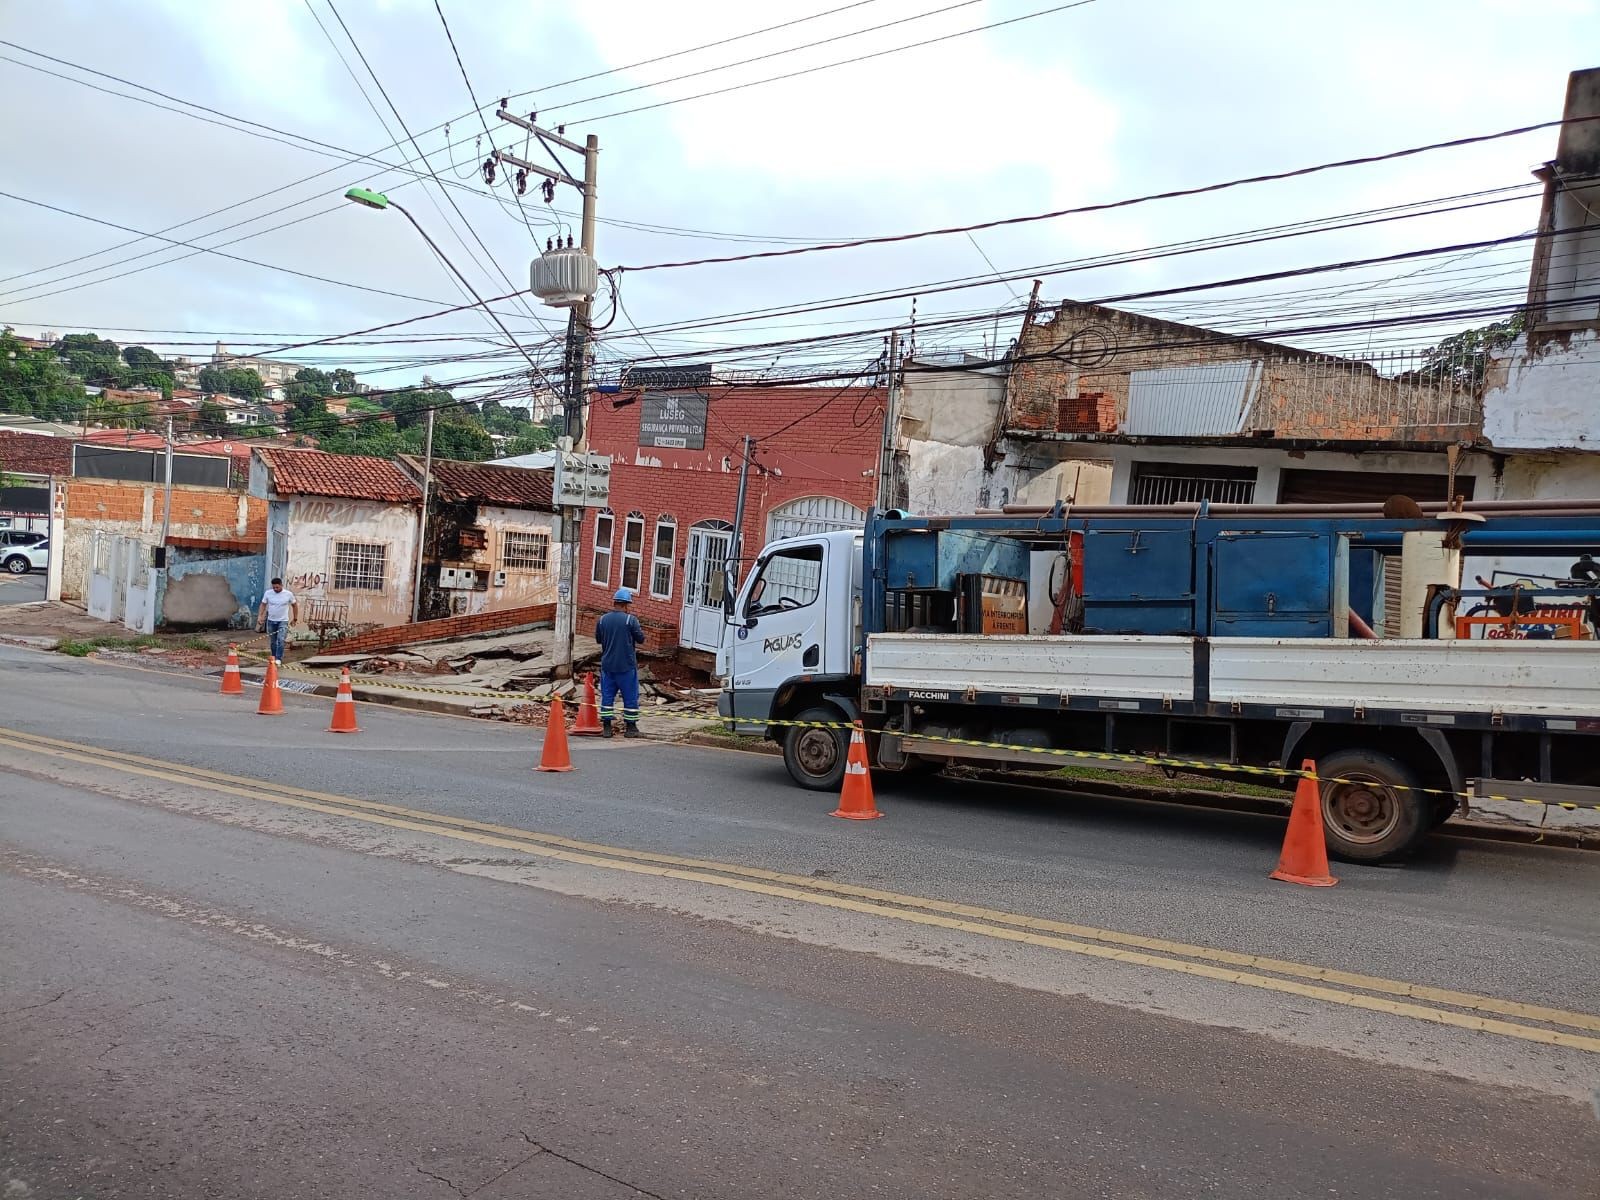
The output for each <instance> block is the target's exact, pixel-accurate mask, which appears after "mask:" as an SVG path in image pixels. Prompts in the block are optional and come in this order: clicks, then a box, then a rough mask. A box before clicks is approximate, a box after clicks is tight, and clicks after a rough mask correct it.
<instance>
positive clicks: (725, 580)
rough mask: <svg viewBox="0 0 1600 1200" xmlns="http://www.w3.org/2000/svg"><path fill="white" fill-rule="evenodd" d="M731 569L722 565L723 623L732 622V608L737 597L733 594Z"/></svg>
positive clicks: (726, 564)
mask: <svg viewBox="0 0 1600 1200" xmlns="http://www.w3.org/2000/svg"><path fill="white" fill-rule="evenodd" d="M733 586H734V584H733V567H732V566H731V565H730V564H728V563H724V564H723V565H722V619H723V621H724V623H726V622H729V621H732V620H733V606H734V602H735V601H736V600H737V597H736V596H735V595H734V594H733Z"/></svg>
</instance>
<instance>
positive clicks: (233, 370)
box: [200, 366, 267, 400]
mask: <svg viewBox="0 0 1600 1200" xmlns="http://www.w3.org/2000/svg"><path fill="white" fill-rule="evenodd" d="M200 390H201V391H202V392H221V393H222V394H223V395H225V396H237V397H238V398H239V399H241V400H259V399H261V397H262V396H264V395H266V394H267V385H266V384H264V383H262V382H261V376H259V375H257V374H256V373H255V372H254V371H252V370H251V369H250V368H249V367H218V366H209V367H201V368H200Z"/></svg>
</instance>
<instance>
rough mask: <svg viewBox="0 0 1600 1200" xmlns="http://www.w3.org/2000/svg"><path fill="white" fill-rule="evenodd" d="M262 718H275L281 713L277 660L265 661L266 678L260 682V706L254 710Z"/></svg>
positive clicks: (281, 701) (281, 702) (281, 697)
mask: <svg viewBox="0 0 1600 1200" xmlns="http://www.w3.org/2000/svg"><path fill="white" fill-rule="evenodd" d="M256 712H258V713H260V714H261V715H262V716H264V717H276V716H279V715H281V714H282V712H283V693H282V692H280V691H279V690H278V660H277V659H275V658H269V659H267V677H266V678H265V679H263V680H262V681H261V704H260V706H259V707H258V708H257V709H256Z"/></svg>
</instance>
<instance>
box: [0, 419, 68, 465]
mask: <svg viewBox="0 0 1600 1200" xmlns="http://www.w3.org/2000/svg"><path fill="white" fill-rule="evenodd" d="M0 468H4V469H5V470H7V471H10V472H12V473H13V474H16V475H71V474H72V443H71V442H70V441H69V440H67V439H66V438H58V437H47V436H46V435H45V434H42V433H22V432H20V431H18V430H15V429H0Z"/></svg>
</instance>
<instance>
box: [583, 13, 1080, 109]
mask: <svg viewBox="0 0 1600 1200" xmlns="http://www.w3.org/2000/svg"><path fill="white" fill-rule="evenodd" d="M1094 2H1095V0H1072V2H1071V3H1070V4H1058V5H1056V6H1055V7H1054V8H1041V9H1038V10H1037V11H1035V12H1030V13H1023V14H1022V15H1021V16H1020V17H1010V18H1008V19H1006V20H1004V21H991V22H990V23H989V24H987V25H976V26H974V27H973V28H971V29H963V30H961V31H960V32H958V33H947V34H944V35H943V36H941V37H935V38H927V39H925V40H923V41H920V42H911V43H910V44H908V45H904V46H891V47H890V48H889V49H887V50H878V51H875V52H874V53H872V54H858V55H856V57H854V58H844V59H840V60H839V61H838V62H831V63H823V64H821V65H820V66H815V67H806V68H805V69H803V70H800V71H790V72H788V73H787V74H784V75H772V76H769V77H768V78H766V79H753V80H751V81H750V82H748V83H736V84H732V85H731V86H729V87H724V88H716V89H714V90H712V91H709V92H696V93H695V94H694V95H692V96H679V97H677V98H676V99H674V100H661V101H658V102H657V103H655V104H641V105H639V106H638V107H637V108H625V109H621V110H619V111H617V112H609V113H602V114H600V115H599V116H598V117H585V118H583V119H584V121H586V122H587V123H589V124H593V123H594V122H596V121H609V120H611V119H612V118H613V117H628V116H632V115H633V114H634V113H642V112H650V111H652V110H654V109H657V108H667V107H669V106H671V105H674V104H686V103H688V102H689V101H690V100H704V99H706V98H707V97H708V96H725V95H727V94H728V93H729V92H742V91H744V90H745V89H746V88H753V87H762V86H764V85H766V84H769V83H781V82H782V81H783V80H785V79H799V78H801V77H802V76H805V75H815V74H817V73H818V72H819V71H831V70H833V69H834V68H835V67H847V66H850V65H851V64H853V63H863V62H871V61H872V60H873V59H877V58H885V57H887V56H888V55H891V54H903V53H904V52H905V51H907V50H920V49H921V48H922V47H924V46H934V45H937V44H938V43H940V42H948V41H952V40H954V39H955V38H960V37H968V36H969V35H971V34H974V33H984V32H987V31H988V30H990V29H999V28H1001V27H1003V26H1006V25H1016V24H1017V23H1019V22H1021V21H1032V20H1034V19H1035V18H1037V17H1048V16H1051V15H1052V14H1054V13H1059V12H1066V11H1067V10H1068V9H1070V8H1082V7H1084V6H1085V5H1087V4H1093V3H1094Z"/></svg>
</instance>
